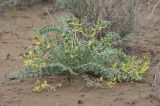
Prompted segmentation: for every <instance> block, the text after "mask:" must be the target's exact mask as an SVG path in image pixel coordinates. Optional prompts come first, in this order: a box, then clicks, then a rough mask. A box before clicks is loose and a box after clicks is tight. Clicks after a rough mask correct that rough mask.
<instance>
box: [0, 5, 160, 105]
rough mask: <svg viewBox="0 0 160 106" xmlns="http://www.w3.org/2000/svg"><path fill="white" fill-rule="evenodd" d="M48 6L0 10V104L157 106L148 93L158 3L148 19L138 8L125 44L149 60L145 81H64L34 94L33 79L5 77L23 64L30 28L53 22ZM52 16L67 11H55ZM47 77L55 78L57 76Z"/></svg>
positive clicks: (157, 44) (156, 54) (159, 28)
mask: <svg viewBox="0 0 160 106" xmlns="http://www.w3.org/2000/svg"><path fill="white" fill-rule="evenodd" d="M48 7H49V5H37V6H34V7H30V8H24V9H20V10H16V11H6V12H4V13H0V106H160V98H158V96H156V97H154V96H150V94H151V93H152V84H153V82H154V80H153V75H154V73H156V72H157V71H160V67H158V64H159V62H160V6H159V7H158V8H157V10H156V11H155V13H154V14H153V16H152V17H151V18H150V19H148V17H147V16H148V13H147V11H146V10H145V7H144V8H143V9H142V10H141V12H140V14H139V16H138V18H139V20H140V22H139V25H138V28H137V29H136V31H137V32H138V33H136V34H135V35H134V36H132V37H131V38H129V40H130V42H129V43H127V44H125V45H126V46H127V50H129V53H132V54H135V55H137V56H139V57H143V56H148V57H149V58H150V59H151V64H150V69H149V70H148V72H147V73H146V74H145V81H144V82H134V83H127V82H123V83H118V84H116V85H115V86H114V87H113V88H109V87H107V88H105V89H102V88H97V89H89V88H83V83H82V82H81V80H78V79H77V80H75V81H74V82H73V83H72V84H70V83H66V84H65V85H63V87H61V88H59V89H57V91H56V92H55V93H54V92H47V91H46V92H41V93H34V92H33V90H32V89H33V86H34V82H35V79H27V80H25V81H19V80H10V79H7V78H6V77H5V75H6V74H7V73H9V72H11V71H14V70H16V69H19V68H22V67H23V62H22V61H21V59H20V58H19V54H20V53H21V52H23V51H25V50H26V49H27V48H26V47H28V46H29V45H30V44H31V43H32V40H33V37H34V36H35V35H36V32H34V30H33V29H34V28H36V27H39V26H41V25H45V24H46V23H47V22H48V20H50V22H51V21H52V22H54V21H55V19H54V17H53V18H51V17H49V16H46V15H44V12H45V11H44V8H48ZM54 15H55V16H60V15H64V16H65V15H66V14H65V13H63V12H58V13H55V14H54ZM50 79H52V81H55V80H57V79H56V76H55V77H51V78H50ZM159 90H160V87H159ZM158 95H159V97H160V94H158Z"/></svg>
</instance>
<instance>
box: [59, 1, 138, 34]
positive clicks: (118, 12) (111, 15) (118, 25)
mask: <svg viewBox="0 0 160 106" xmlns="http://www.w3.org/2000/svg"><path fill="white" fill-rule="evenodd" d="M58 2H59V7H60V8H61V9H62V10H68V11H70V12H71V13H72V14H73V15H74V16H75V17H77V18H78V19H80V20H83V19H85V20H87V21H89V22H92V23H95V22H96V21H97V20H98V19H99V18H101V19H104V20H109V21H111V22H112V25H111V26H110V28H108V29H106V30H108V31H114V32H116V33H118V34H119V35H120V36H121V37H126V36H127V35H129V34H130V33H132V32H133V28H134V25H135V23H136V19H135V16H136V6H137V0H120V1H119V0H118V1H116V0H58Z"/></svg>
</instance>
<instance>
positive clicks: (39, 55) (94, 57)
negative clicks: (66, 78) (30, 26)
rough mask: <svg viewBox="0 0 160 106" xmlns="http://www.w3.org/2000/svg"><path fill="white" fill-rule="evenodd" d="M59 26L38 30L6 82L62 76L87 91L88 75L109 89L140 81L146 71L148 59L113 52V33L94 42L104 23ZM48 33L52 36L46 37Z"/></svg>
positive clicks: (72, 20)
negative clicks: (119, 83)
mask: <svg viewBox="0 0 160 106" xmlns="http://www.w3.org/2000/svg"><path fill="white" fill-rule="evenodd" d="M61 24H62V26H61V25H60V26H45V27H43V28H41V29H40V30H39V33H40V34H39V35H38V36H36V37H35V38H34V44H33V47H32V49H31V50H30V51H29V52H27V53H22V54H21V55H20V56H21V58H22V59H23V60H24V64H25V65H26V68H25V69H22V70H20V71H18V72H14V73H10V74H9V75H8V77H9V78H12V79H13V78H27V77H36V78H39V77H40V78H43V77H44V76H48V75H54V74H61V73H62V72H65V73H66V74H68V75H70V76H81V77H82V79H83V80H84V81H86V86H88V87H93V86H96V83H95V82H94V81H92V80H91V79H90V78H89V76H88V75H89V74H92V75H95V76H97V77H102V78H103V79H104V80H107V81H110V82H108V84H109V86H111V85H112V84H114V83H115V82H117V81H140V80H142V75H143V74H144V73H145V72H146V71H147V69H148V65H149V59H148V58H144V59H142V60H141V59H138V58H137V57H134V56H128V55H126V54H125V53H124V52H123V51H122V49H118V48H114V47H113V46H112V44H113V43H114V41H115V40H116V39H118V38H119V37H118V35H117V34H116V33H107V34H106V35H105V36H104V38H103V39H97V34H98V33H99V31H101V30H102V29H104V28H106V27H107V22H106V21H103V20H98V21H97V22H96V25H94V26H92V25H91V24H90V23H81V22H80V20H79V19H77V18H75V17H72V18H70V19H68V20H66V21H63V23H61ZM49 32H53V33H54V36H53V37H50V36H48V35H47V34H48V33H49Z"/></svg>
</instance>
